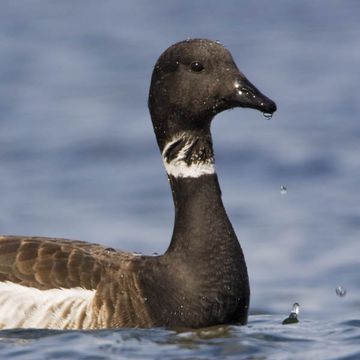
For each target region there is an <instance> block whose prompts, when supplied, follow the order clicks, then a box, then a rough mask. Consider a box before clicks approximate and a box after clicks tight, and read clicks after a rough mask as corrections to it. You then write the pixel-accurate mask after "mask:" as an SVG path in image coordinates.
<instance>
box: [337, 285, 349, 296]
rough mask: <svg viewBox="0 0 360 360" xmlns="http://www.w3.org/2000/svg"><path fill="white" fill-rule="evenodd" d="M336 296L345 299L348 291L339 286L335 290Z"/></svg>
mask: <svg viewBox="0 0 360 360" xmlns="http://www.w3.org/2000/svg"><path fill="white" fill-rule="evenodd" d="M335 292H336V295H337V296H339V297H344V296H345V295H346V289H345V288H344V287H342V286H341V285H339V286H337V287H336V289H335Z"/></svg>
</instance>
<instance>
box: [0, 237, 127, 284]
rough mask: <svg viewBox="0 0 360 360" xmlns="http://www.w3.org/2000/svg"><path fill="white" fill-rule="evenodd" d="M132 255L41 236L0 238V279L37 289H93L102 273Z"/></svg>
mask: <svg viewBox="0 0 360 360" xmlns="http://www.w3.org/2000/svg"><path fill="white" fill-rule="evenodd" d="M133 257H134V256H133V255H132V254H129V253H125V252H118V251H112V249H111V250H110V251H109V250H107V249H106V248H105V247H103V246H101V245H97V244H90V243H86V242H82V241H69V240H64V239H54V238H42V237H18V236H1V237H0V281H12V282H15V283H18V284H22V285H26V286H32V287H36V288H39V289H49V288H54V287H63V288H71V287H77V286H80V287H83V288H86V289H96V287H97V285H98V284H99V282H100V280H101V277H102V275H104V272H107V271H108V270H109V269H110V268H111V269H112V270H116V268H118V269H120V268H121V266H122V265H124V266H125V267H127V266H126V265H125V264H126V263H128V262H129V260H131V259H132V258H133Z"/></svg>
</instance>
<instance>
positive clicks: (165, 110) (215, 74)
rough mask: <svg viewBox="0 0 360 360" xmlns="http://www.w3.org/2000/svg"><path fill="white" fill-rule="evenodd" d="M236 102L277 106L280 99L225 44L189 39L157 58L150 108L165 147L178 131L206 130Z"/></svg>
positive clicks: (272, 109) (270, 108) (261, 107)
mask: <svg viewBox="0 0 360 360" xmlns="http://www.w3.org/2000/svg"><path fill="white" fill-rule="evenodd" d="M234 107H249V108H253V109H257V110H259V111H261V112H264V113H269V114H272V113H273V112H275V111H276V105H275V103H274V102H273V101H272V100H270V99H269V98H267V97H266V96H265V95H263V94H262V93H261V92H260V91H259V90H258V89H257V88H256V87H255V86H254V85H252V84H251V83H250V82H249V81H248V80H247V79H246V77H245V76H244V75H243V74H242V73H241V72H240V71H239V69H238V68H237V66H236V64H235V62H234V60H233V58H232V56H231V54H230V52H229V51H228V50H227V49H225V47H224V46H223V45H221V44H219V43H218V42H214V41H209V40H204V39H193V40H186V41H182V42H179V43H177V44H174V45H172V46H171V47H169V48H168V49H167V50H166V51H165V52H164V53H163V54H162V55H161V56H160V58H159V59H158V61H157V63H156V65H155V68H154V71H153V74H152V79H151V86H150V94H149V109H150V113H151V117H152V121H153V124H154V128H155V132H156V135H157V139H158V142H159V145H160V148H163V146H164V143H165V142H166V141H167V140H169V139H170V138H171V137H172V136H173V135H174V134H176V133H178V132H184V131H196V132H199V131H200V132H201V131H206V132H207V131H208V130H209V127H210V122H211V120H212V118H213V117H214V116H215V115H216V114H218V113H219V112H221V111H223V110H227V109H230V108H234Z"/></svg>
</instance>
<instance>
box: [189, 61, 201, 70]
mask: <svg viewBox="0 0 360 360" xmlns="http://www.w3.org/2000/svg"><path fill="white" fill-rule="evenodd" d="M190 68H191V70H192V71H195V72H200V71H203V70H204V66H203V64H202V63H200V62H198V61H194V62H192V63H191V65H190Z"/></svg>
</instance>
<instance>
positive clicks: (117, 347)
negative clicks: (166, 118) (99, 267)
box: [0, 0, 360, 359]
mask: <svg viewBox="0 0 360 360" xmlns="http://www.w3.org/2000/svg"><path fill="white" fill-rule="evenodd" d="M359 18H360V3H359V2H358V1H350V0H349V1H332V0H329V1H313V0H308V1H301V2H291V1H281V0H274V1H266V0H263V1H253V2H244V1H227V2H224V1H222V2H219V1H207V2H200V1H197V2H193V1H186V0H183V1H181V2H169V1H157V2H150V1H145V0H144V1H123V2H120V1H115V0H113V1H111V0H109V1H106V2H98V1H77V2H73V1H66V0H65V1H59V2H49V1H41V0H38V1H35V0H29V1H22V2H20V1H10V0H9V1H6V0H5V1H2V3H1V12H0V49H1V55H0V199H1V207H0V232H1V233H3V234H28V235H44V236H57V237H65V238H71V239H82V240H88V241H92V242H98V243H103V244H106V245H108V246H112V247H117V248H122V249H125V250H131V251H140V252H144V253H152V252H158V253H160V252H162V251H164V250H165V249H166V247H167V245H168V242H169V239H170V236H171V230H172V221H173V209H172V202H171V195H170V191H169V189H168V184H167V180H166V176H165V172H164V169H163V167H162V163H161V159H160V156H159V153H158V149H157V147H156V144H155V139H154V135H153V131H152V127H151V123H150V120H149V116H148V112H147V107H146V101H147V92H148V87H149V80H150V75H151V70H152V67H153V65H154V63H155V61H156V59H157V57H158V56H159V54H160V53H161V52H162V51H163V50H164V49H165V48H166V47H167V46H169V45H170V44H172V43H174V42H176V41H179V40H182V39H185V38H188V37H207V38H211V39H215V40H220V41H221V42H222V43H224V44H225V45H226V46H227V47H228V48H229V49H230V50H231V52H232V54H233V56H234V58H235V60H236V62H237V63H238V65H239V67H240V69H241V70H242V71H243V72H244V73H245V74H246V75H247V77H248V78H249V79H250V81H252V82H253V83H254V84H256V86H258V87H259V88H260V89H261V90H262V91H263V92H264V93H265V94H267V95H268V96H270V97H271V98H273V99H274V100H275V101H276V102H277V105H278V109H279V110H278V112H277V113H276V114H275V116H274V117H273V119H272V120H271V121H266V120H264V118H263V117H262V115H261V114H260V113H258V112H255V111H252V110H240V109H237V110H234V111H231V112H226V113H223V114H221V115H219V116H218V117H217V118H216V119H215V121H214V124H213V135H214V145H215V152H216V160H217V170H218V174H219V178H220V182H221V186H222V190H223V199H224V203H225V205H226V208H227V210H228V213H229V216H230V217H231V220H232V223H233V225H234V227H235V230H236V232H237V234H238V237H239V238H240V241H241V244H242V247H243V249H244V252H245V255H246V259H247V263H248V268H249V274H250V280H251V289H252V299H251V313H252V314H254V315H252V316H251V317H250V322H249V325H248V326H247V327H242V328H240V327H230V328H227V327H222V328H219V329H211V330H201V331H198V332H189V333H181V334H178V333H176V332H171V331H167V330H126V329H123V330H119V331H100V332H85V333H84V332H60V333H58V332H55V333H52V332H51V333H49V332H43V331H33V330H31V331H29V330H25V331H4V332H2V333H1V356H2V357H4V358H8V357H10V356H12V357H18V358H26V359H41V358H44V359H45V358H46V359H49V358H59V359H61V358H87V359H103V358H110V359H111V358H122V357H123V358H139V359H143V358H154V359H155V358H156V359H163V358H164V359H167V358H171V359H183V358H187V359H197V358H234V359H238V358H248V359H294V358H296V359H315V358H316V359H357V358H359V357H360V355H359V350H360V345H358V344H359V318H360V290H359V288H360V271H359V265H360V261H359V252H360V245H359V244H360V242H359V241H360V206H359V203H360V197H359V186H360V156H359V153H360V141H359V139H360V122H359V113H360V98H359V83H360V71H359V63H360V40H359V39H360V22H359ZM281 186H285V187H286V188H287V193H286V194H281V191H280V188H281ZM338 285H341V286H343V287H344V288H346V290H347V293H346V296H344V297H339V296H337V294H336V293H335V288H336V287H337V286H338ZM295 301H297V302H299V303H300V306H301V312H300V319H301V322H300V323H299V324H297V325H292V326H283V325H281V321H282V320H283V319H284V318H285V317H286V316H287V315H288V313H289V311H290V308H291V305H292V303H293V302H295ZM255 314H265V315H255ZM50 335H51V336H50Z"/></svg>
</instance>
